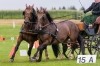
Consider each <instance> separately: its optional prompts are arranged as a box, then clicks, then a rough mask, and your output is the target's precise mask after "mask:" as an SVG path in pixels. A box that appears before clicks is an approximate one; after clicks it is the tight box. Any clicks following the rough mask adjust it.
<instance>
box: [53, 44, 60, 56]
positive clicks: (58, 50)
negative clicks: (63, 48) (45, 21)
mask: <svg viewBox="0 0 100 66" xmlns="http://www.w3.org/2000/svg"><path fill="white" fill-rule="evenodd" d="M52 49H53V52H54V55H55V57H56V58H57V57H58V55H59V54H60V47H59V44H52Z"/></svg>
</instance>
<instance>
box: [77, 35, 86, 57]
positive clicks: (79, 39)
mask: <svg viewBox="0 0 100 66" xmlns="http://www.w3.org/2000/svg"><path fill="white" fill-rule="evenodd" d="M77 41H78V43H79V45H80V52H81V51H82V54H83V55H84V54H85V47H84V40H83V37H82V36H81V35H80V34H79V35H78V38H77Z"/></svg>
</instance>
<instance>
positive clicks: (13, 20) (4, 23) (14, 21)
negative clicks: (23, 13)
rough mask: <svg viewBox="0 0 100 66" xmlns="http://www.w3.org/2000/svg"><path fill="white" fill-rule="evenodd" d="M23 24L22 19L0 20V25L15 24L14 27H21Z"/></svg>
mask: <svg viewBox="0 0 100 66" xmlns="http://www.w3.org/2000/svg"><path fill="white" fill-rule="evenodd" d="M23 22H24V20H23V19H1V20H0V25H12V24H13V23H15V24H16V25H22V24H23Z"/></svg>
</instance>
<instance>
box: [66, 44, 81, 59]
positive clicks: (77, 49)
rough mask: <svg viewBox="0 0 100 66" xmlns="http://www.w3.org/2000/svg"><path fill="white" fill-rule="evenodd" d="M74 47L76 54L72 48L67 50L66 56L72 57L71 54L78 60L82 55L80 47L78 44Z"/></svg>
mask: <svg viewBox="0 0 100 66" xmlns="http://www.w3.org/2000/svg"><path fill="white" fill-rule="evenodd" d="M74 47H75V48H74V52H73V50H72V48H71V47H69V48H68V49H67V52H66V54H67V56H68V57H70V54H73V58H77V56H78V55H79V54H80V53H81V51H80V47H79V45H77V44H76V45H75V46H74Z"/></svg>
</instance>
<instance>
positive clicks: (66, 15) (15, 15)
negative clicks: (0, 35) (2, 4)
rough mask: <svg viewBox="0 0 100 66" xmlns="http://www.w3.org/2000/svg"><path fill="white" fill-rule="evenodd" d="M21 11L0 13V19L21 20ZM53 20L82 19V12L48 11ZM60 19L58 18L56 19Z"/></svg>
mask: <svg viewBox="0 0 100 66" xmlns="http://www.w3.org/2000/svg"><path fill="white" fill-rule="evenodd" d="M22 12H23V11H22V10H15V11H0V19H23V15H22ZM49 13H50V14H51V16H52V17H53V18H55V19H82V18H83V15H84V14H83V11H77V10H49ZM58 17H60V18H58Z"/></svg>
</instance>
